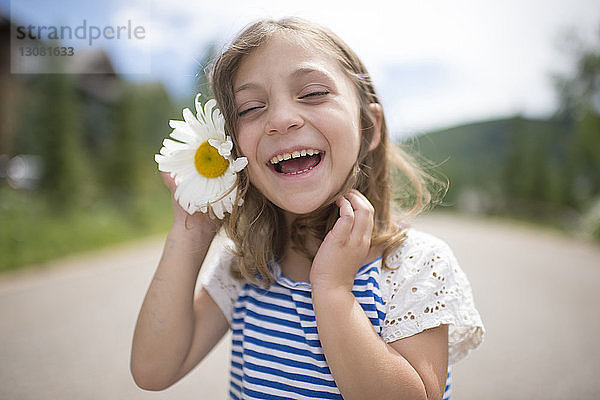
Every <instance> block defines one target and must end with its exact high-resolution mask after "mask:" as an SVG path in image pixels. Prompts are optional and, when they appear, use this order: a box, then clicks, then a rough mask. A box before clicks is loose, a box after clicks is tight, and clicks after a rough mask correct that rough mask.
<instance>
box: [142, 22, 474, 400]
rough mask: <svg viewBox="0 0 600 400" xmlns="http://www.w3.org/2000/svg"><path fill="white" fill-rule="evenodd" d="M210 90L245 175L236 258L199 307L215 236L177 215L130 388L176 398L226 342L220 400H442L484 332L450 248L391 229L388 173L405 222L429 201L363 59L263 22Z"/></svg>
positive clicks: (319, 38) (300, 30)
mask: <svg viewBox="0 0 600 400" xmlns="http://www.w3.org/2000/svg"><path fill="white" fill-rule="evenodd" d="M212 78H213V91H214V93H215V97H216V101H217V103H218V104H219V107H220V108H221V110H222V111H223V116H224V118H225V131H226V132H227V133H228V134H230V135H231V137H232V141H233V144H234V147H233V149H232V152H233V154H235V155H240V156H244V157H246V158H247V161H248V166H247V168H246V169H245V170H242V171H241V172H240V174H239V177H238V183H239V185H238V191H237V194H238V196H239V197H240V198H242V197H243V200H244V202H243V205H240V204H239V203H236V202H233V204H230V206H229V207H230V211H231V215H227V216H225V218H224V220H223V223H222V227H223V228H224V230H225V232H226V234H227V236H228V237H229V239H230V240H231V246H230V248H231V249H230V250H227V249H225V250H222V251H221V252H220V254H219V256H218V257H217V258H216V260H214V262H213V263H212V265H205V267H204V269H203V273H202V274H201V278H200V283H201V285H200V289H199V290H198V291H197V292H196V294H194V291H195V285H196V280H197V277H198V274H199V272H200V266H201V265H202V263H203V261H204V258H205V256H206V253H207V250H208V247H209V245H210V243H211V241H212V240H213V238H214V236H215V233H216V232H217V231H218V230H219V228H220V227H221V221H219V220H216V219H211V218H209V216H207V215H206V214H203V213H194V214H193V215H189V214H188V213H186V211H185V210H184V209H183V208H182V207H181V206H180V205H179V204H178V203H177V202H175V201H174V222H173V226H172V229H171V231H170V232H169V235H168V238H167V241H166V245H165V248H164V252H163V256H162V259H161V261H160V263H159V265H158V268H157V270H156V273H155V276H154V279H153V281H152V283H151V284H150V287H149V289H148V293H147V295H146V298H145V300H144V303H143V305H142V309H141V311H140V315H139V319H138V322H137V326H136V330H135V334H134V340H133V347H132V359H131V370H132V373H133V376H134V379H135V381H136V383H137V384H138V385H139V386H140V387H142V388H144V389H150V390H161V389H164V388H166V387H168V386H170V385H172V384H173V383H175V382H177V381H178V380H179V379H180V378H181V377H183V376H184V375H185V374H187V373H188V372H189V371H190V370H191V369H192V368H194V366H195V365H197V364H198V363H199V362H200V361H201V360H202V359H203V358H204V356H206V354H207V353H208V352H209V351H210V350H211V349H212V348H213V346H214V345H215V344H216V343H217V342H218V341H219V339H221V337H223V335H224V334H225V333H226V332H227V331H228V330H229V329H231V331H232V353H231V372H230V389H229V396H230V397H231V398H233V399H306V398H311V399H312V398H315V399H324V398H342V397H343V398H345V399H366V398H375V399H392V398H394V399H396V398H398V399H441V398H442V397H444V398H448V396H449V379H450V374H449V372H448V371H449V369H448V365H449V364H452V363H454V362H456V361H458V360H459V359H461V358H463V357H464V356H465V355H466V354H467V353H468V352H469V351H470V350H471V349H473V348H475V347H477V346H478V345H479V344H480V343H481V341H482V338H483V333H484V330H483V325H482V322H481V319H480V317H479V314H478V312H477V311H476V309H475V307H474V304H473V299H472V294H471V289H470V286H469V283H468V281H467V279H466V277H465V275H464V273H463V272H462V271H461V269H460V268H459V266H458V264H457V262H456V260H455V258H454V256H453V255H452V253H451V251H450V249H449V248H448V247H447V246H446V245H445V244H444V243H443V242H441V241H440V240H439V239H436V238H434V237H432V236H430V235H428V234H425V233H422V232H418V231H416V230H414V229H411V228H408V227H407V226H406V225H405V224H403V223H402V222H399V221H396V220H394V218H393V216H392V210H391V206H392V204H391V203H392V193H391V183H392V179H391V172H390V168H389V162H391V161H393V162H394V163H395V164H396V165H397V166H398V167H399V168H398V171H399V172H398V174H397V175H398V177H397V178H398V180H401V182H403V185H402V191H403V192H404V193H406V196H404V197H405V198H406V199H405V200H407V201H410V202H411V204H410V205H409V206H408V207H409V208H410V209H411V211H410V212H409V214H415V213H416V212H418V211H419V210H420V209H422V208H423V207H424V206H425V205H426V204H427V203H428V202H429V201H430V196H429V194H428V191H427V189H426V183H427V181H428V178H427V176H426V175H425V174H424V173H423V172H421V171H420V170H419V169H418V168H416V167H415V166H414V164H413V163H412V162H411V161H410V158H409V157H408V155H406V154H404V153H401V152H400V151H399V150H398V149H397V147H396V146H393V145H391V144H390V143H389V138H388V132H387V128H386V124H385V118H384V114H383V110H382V107H381V105H380V103H379V101H378V99H377V96H376V94H375V90H374V88H373V85H372V83H371V79H370V77H369V75H368V73H367V71H366V69H365V67H364V66H363V64H362V63H361V61H360V60H359V59H358V57H357V56H356V55H355V54H354V52H353V51H352V50H351V49H350V48H348V46H347V45H346V44H345V43H344V42H342V41H341V40H340V39H339V38H338V37H337V36H335V35H334V34H333V33H332V32H330V31H329V30H327V29H325V28H323V27H320V26H317V25H315V24H312V23H309V22H307V21H302V20H298V19H284V20H280V21H271V20H266V21H260V22H258V23H255V24H253V25H252V26H250V27H248V28H247V29H246V30H244V31H243V32H242V33H241V34H240V35H239V36H238V37H237V39H235V40H234V41H233V43H232V44H231V45H230V46H229V47H228V48H227V49H226V50H225V51H224V53H223V54H221V56H220V57H219V58H218V59H217V61H216V63H215V66H214V69H213V76H212ZM184 115H185V114H184ZM163 176H164V178H165V181H166V183H167V185H168V186H169V188H170V189H171V190H172V191H174V190H175V182H174V181H173V179H172V178H171V177H170V176H169V175H167V174H164V175H163ZM402 205H403V206H405V208H406V207H407V203H406V202H405V203H404V204H402Z"/></svg>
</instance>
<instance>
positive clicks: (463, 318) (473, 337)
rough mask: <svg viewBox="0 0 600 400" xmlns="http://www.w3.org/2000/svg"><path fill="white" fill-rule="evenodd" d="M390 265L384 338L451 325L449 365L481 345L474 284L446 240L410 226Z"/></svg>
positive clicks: (385, 281) (385, 273) (383, 278)
mask: <svg viewBox="0 0 600 400" xmlns="http://www.w3.org/2000/svg"><path fill="white" fill-rule="evenodd" d="M386 267H387V268H384V269H382V271H381V283H382V287H381V292H382V298H383V300H384V302H385V304H386V309H387V312H386V319H385V321H384V328H383V330H382V337H383V338H384V340H386V341H387V342H391V341H394V340H398V339H402V338H404V337H408V336H411V335H414V334H417V333H419V332H422V331H424V330H426V329H430V328H433V327H436V326H439V325H441V324H448V325H449V357H450V360H449V361H450V362H451V363H453V362H455V361H458V360H459V359H461V358H462V357H464V356H465V355H466V354H467V353H468V351H470V350H471V349H472V348H475V347H477V346H478V345H479V344H480V343H481V341H482V339H483V333H484V330H483V324H482V322H481V318H480V316H479V313H478V311H477V309H476V308H475V305H474V301H473V295H472V291H471V286H470V283H469V281H468V279H467V276H466V275H465V273H464V272H463V271H462V269H461V268H460V266H459V264H458V261H457V260H456V258H455V256H454V254H453V252H452V250H451V249H450V247H449V246H448V245H447V244H446V243H445V242H444V241H443V240H441V239H439V238H437V237H435V236H433V235H431V234H428V233H425V232H421V231H418V230H415V229H409V230H408V231H407V233H406V238H405V240H404V242H403V243H402V244H401V245H400V246H399V247H398V248H397V249H396V250H394V251H393V252H392V253H391V254H389V255H388V256H387V257H386Z"/></svg>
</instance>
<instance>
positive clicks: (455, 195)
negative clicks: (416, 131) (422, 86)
mask: <svg viewBox="0 0 600 400" xmlns="http://www.w3.org/2000/svg"><path fill="white" fill-rule="evenodd" d="M563 125H564V124H563ZM566 132H567V129H566V127H565V126H561V124H559V123H557V122H555V121H549V120H534V119H525V118H521V117H514V118H509V119H501V120H493V121H483V122H477V123H471V124H467V125H461V126H456V127H453V128H449V129H444V130H439V131H434V132H430V133H427V134H424V135H421V136H418V137H417V138H415V139H414V142H413V143H412V144H411V145H412V146H414V147H415V149H416V151H417V152H418V153H420V154H421V155H422V156H423V157H424V158H425V159H427V160H429V161H431V162H432V163H433V164H434V165H437V166H438V168H437V170H439V171H440V172H442V173H443V174H444V175H446V176H447V177H448V179H449V180H450V188H449V191H448V195H447V197H446V200H447V202H449V203H451V204H453V203H456V202H460V201H461V199H462V197H461V196H463V195H466V194H473V193H476V194H478V195H479V196H484V197H486V198H485V199H479V200H481V201H484V202H486V204H484V208H490V207H491V208H493V209H497V208H498V207H501V206H502V204H504V203H506V201H505V200H506V199H505V198H504V196H505V195H506V194H507V193H511V192H514V191H520V192H519V196H518V197H519V198H521V197H526V198H528V197H529V196H525V192H527V191H528V190H543V191H544V192H546V191H552V190H555V189H556V190H557V188H556V187H553V188H547V187H542V186H546V185H548V184H549V183H548V182H547V178H549V176H548V175H549V174H550V173H551V172H550V171H552V170H554V169H556V168H559V166H560V165H561V164H563V163H564V160H565V159H566V155H565V149H566V148H567V147H568V146H567V144H568V136H569V135H568V134H566ZM550 178H551V177H550ZM550 180H553V181H556V179H550ZM561 184H562V183H558V182H554V183H553V184H552V185H553V186H560V185H561ZM517 189H518V190H517ZM521 192H523V193H521ZM549 195H550V196H551V195H552V194H549ZM544 196H545V194H544V195H543V196H540V197H542V198H545V197H544ZM534 198H535V196H533V198H532V200H535V201H537V200H538V199H537V198H535V199H534ZM463 200H464V199H463Z"/></svg>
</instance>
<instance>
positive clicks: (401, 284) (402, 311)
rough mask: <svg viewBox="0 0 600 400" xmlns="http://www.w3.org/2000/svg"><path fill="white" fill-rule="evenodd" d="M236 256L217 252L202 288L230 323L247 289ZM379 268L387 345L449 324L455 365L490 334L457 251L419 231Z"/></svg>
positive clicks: (450, 357) (450, 356)
mask: <svg viewBox="0 0 600 400" xmlns="http://www.w3.org/2000/svg"><path fill="white" fill-rule="evenodd" d="M231 258H232V255H231V253H230V252H228V251H226V250H222V251H217V255H216V256H215V257H212V258H210V260H207V262H206V263H205V265H204V266H203V268H202V271H201V274H200V284H201V285H202V286H204V287H205V288H206V290H207V291H208V292H209V293H210V295H211V296H212V298H213V299H214V300H215V302H216V303H217V304H218V305H219V307H220V308H221V310H222V311H223V313H224V314H225V316H226V318H227V319H228V321H229V323H230V324H231V322H232V316H233V312H234V304H235V303H236V300H237V299H238V296H239V293H240V291H241V290H242V287H243V286H244V283H243V282H240V281H237V280H235V279H234V278H233V277H232V276H231V274H230V273H229V264H230V261H231ZM386 262H387V266H388V267H389V268H392V269H389V268H382V267H381V259H379V260H377V261H375V262H374V263H373V264H374V265H377V266H378V268H379V269H380V273H379V280H380V282H379V286H380V288H381V297H382V300H383V304H384V308H385V320H384V323H383V326H382V328H381V333H380V335H381V337H382V339H383V340H384V341H385V342H388V343H389V342H393V341H395V340H398V339H402V338H406V337H409V336H412V335H415V334H417V333H419V332H422V331H424V330H426V329H429V328H433V327H436V326H439V325H442V324H448V325H449V328H448V329H449V330H448V363H449V365H452V364H454V363H456V362H457V361H459V360H461V359H462V358H464V357H465V356H466V355H467V354H468V353H469V352H470V351H471V350H472V349H475V348H476V347H478V346H479V345H480V344H481V343H482V341H483V337H484V334H485V330H484V327H483V323H482V321H481V317H480V315H479V313H478V312H477V309H476V308H475V305H474V302H473V295H472V291H471V286H470V284H469V281H468V280H467V277H466V275H465V274H464V272H463V271H462V270H461V268H460V267H459V265H458V262H457V261H456V258H455V257H454V255H453V253H452V251H451V250H450V248H449V247H448V245H447V244H446V243H444V242H443V241H441V240H440V239H438V238H436V237H434V236H432V235H429V234H427V233H424V232H420V231H417V230H415V229H409V230H408V231H407V236H406V239H405V241H404V243H403V244H402V246H400V247H399V248H398V249H397V250H396V251H395V252H393V253H392V254H390V255H389V256H388V258H387V259H386Z"/></svg>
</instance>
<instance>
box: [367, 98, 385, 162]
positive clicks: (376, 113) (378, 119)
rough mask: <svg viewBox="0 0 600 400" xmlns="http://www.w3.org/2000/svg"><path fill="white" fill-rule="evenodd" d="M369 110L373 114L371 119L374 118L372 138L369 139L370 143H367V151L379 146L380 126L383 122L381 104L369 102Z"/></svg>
mask: <svg viewBox="0 0 600 400" xmlns="http://www.w3.org/2000/svg"><path fill="white" fill-rule="evenodd" d="M369 110H370V111H371V114H372V115H373V119H374V120H375V129H374V131H373V138H372V139H371V144H369V151H371V150H374V149H375V148H377V146H379V142H380V141H381V126H382V124H383V108H381V104H379V103H371V104H369Z"/></svg>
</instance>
